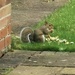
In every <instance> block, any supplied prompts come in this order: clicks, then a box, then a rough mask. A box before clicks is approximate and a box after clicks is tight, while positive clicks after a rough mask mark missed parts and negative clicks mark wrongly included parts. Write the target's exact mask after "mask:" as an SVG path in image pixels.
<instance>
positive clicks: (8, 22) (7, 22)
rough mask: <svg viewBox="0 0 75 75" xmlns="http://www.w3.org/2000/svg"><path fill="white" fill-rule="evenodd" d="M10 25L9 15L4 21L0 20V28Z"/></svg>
mask: <svg viewBox="0 0 75 75" xmlns="http://www.w3.org/2000/svg"><path fill="white" fill-rule="evenodd" d="M10 23H11V15H9V16H7V17H5V18H4V19H2V20H0V28H2V27H4V26H6V25H8V24H10Z"/></svg>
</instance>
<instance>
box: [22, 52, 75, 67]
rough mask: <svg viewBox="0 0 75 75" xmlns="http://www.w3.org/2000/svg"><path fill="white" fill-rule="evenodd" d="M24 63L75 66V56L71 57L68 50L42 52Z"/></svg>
mask: <svg viewBox="0 0 75 75" xmlns="http://www.w3.org/2000/svg"><path fill="white" fill-rule="evenodd" d="M22 65H35V66H36V65H38V66H40V65H41V66H53V67H55V66H59V67H61V66H63V67H74V66H75V58H74V56H71V57H70V53H68V52H64V53H63V52H56V53H55V52H42V53H38V54H35V55H34V56H33V57H31V58H30V59H28V60H26V61H24V62H23V63H22Z"/></svg>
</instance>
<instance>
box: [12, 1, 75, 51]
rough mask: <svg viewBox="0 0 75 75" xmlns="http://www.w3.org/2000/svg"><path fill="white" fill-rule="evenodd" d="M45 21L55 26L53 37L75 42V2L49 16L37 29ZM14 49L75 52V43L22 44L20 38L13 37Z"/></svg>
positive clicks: (42, 22)
mask: <svg viewBox="0 0 75 75" xmlns="http://www.w3.org/2000/svg"><path fill="white" fill-rule="evenodd" d="M45 20H46V21H47V22H48V23H52V24H53V25H54V33H52V34H51V36H53V37H55V36H59V38H60V39H66V40H68V41H69V42H75V0H69V2H68V3H67V4H66V5H64V6H63V7H61V8H60V9H58V10H56V11H55V12H54V13H52V14H50V15H48V16H47V17H46V18H44V19H43V20H42V21H40V22H39V23H38V24H37V25H36V28H39V27H40V26H41V25H43V24H44V21H45ZM12 48H13V49H20V50H41V51H42V50H45V51H47V50H48V51H70V52H75V43H74V44H64V43H58V42H56V41H49V42H45V43H22V42H20V40H19V39H18V38H16V37H15V36H12Z"/></svg>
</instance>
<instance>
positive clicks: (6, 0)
mask: <svg viewBox="0 0 75 75" xmlns="http://www.w3.org/2000/svg"><path fill="white" fill-rule="evenodd" d="M8 3H10V0H0V7H2V6H4V5H6V4H8Z"/></svg>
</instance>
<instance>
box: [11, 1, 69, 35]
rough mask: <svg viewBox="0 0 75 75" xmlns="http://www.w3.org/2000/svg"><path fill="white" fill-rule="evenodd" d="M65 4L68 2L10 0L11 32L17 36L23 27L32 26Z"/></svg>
mask: <svg viewBox="0 0 75 75" xmlns="http://www.w3.org/2000/svg"><path fill="white" fill-rule="evenodd" d="M66 2H68V0H54V1H52V0H50V1H49V2H48V1H47V0H12V30H13V32H14V33H15V34H19V32H20V30H21V29H22V28H23V27H25V26H30V27H32V26H34V25H35V24H36V23H38V22H39V21H40V20H41V19H43V18H44V17H46V16H47V15H48V14H50V13H52V12H53V11H55V10H56V9H58V8H60V7H61V6H63V5H64V4H65V3H66Z"/></svg>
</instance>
